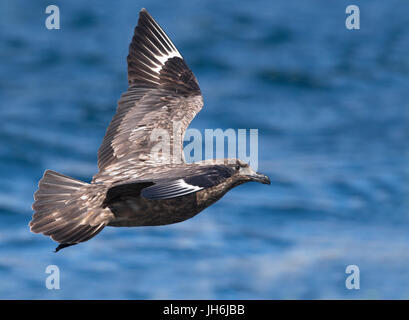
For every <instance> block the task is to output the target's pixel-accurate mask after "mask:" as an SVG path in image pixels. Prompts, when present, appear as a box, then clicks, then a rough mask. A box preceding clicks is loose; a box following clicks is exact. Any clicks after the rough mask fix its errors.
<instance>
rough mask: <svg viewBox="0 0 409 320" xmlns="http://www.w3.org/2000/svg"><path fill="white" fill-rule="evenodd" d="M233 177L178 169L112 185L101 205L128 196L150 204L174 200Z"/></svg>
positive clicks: (218, 170) (228, 172) (226, 171)
mask: <svg viewBox="0 0 409 320" xmlns="http://www.w3.org/2000/svg"><path fill="white" fill-rule="evenodd" d="M233 174H234V169H232V168H229V167H225V166H218V165H214V166H206V167H190V166H189V167H187V168H180V169H178V170H176V171H174V172H166V173H161V174H159V175H155V177H154V178H153V179H147V180H143V181H129V182H126V183H121V184H118V185H114V186H112V187H111V188H110V189H109V190H108V192H107V200H106V201H105V203H107V202H111V201H113V200H115V198H120V197H121V196H124V195H125V196H126V195H128V194H131V193H132V194H133V196H141V197H143V198H146V199H150V200H161V199H171V198H177V197H181V196H185V195H187V194H191V193H195V192H197V191H200V190H203V189H207V188H210V187H213V186H216V185H218V184H220V183H222V182H224V181H226V179H228V178H229V177H231V176H232V175H233ZM130 190H131V191H130Z"/></svg>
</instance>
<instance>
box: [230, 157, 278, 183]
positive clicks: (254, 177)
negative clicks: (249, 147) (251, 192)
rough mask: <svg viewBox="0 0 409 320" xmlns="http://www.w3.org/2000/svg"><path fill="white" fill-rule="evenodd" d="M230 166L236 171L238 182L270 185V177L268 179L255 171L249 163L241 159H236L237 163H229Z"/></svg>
mask: <svg viewBox="0 0 409 320" xmlns="http://www.w3.org/2000/svg"><path fill="white" fill-rule="evenodd" d="M228 166H229V167H231V168H232V169H234V171H235V173H234V175H235V176H236V178H237V180H238V181H240V182H250V181H255V182H261V183H263V184H270V178H269V177H267V176H266V175H264V174H261V173H258V172H256V171H254V170H253V169H252V168H251V167H250V166H249V165H248V163H246V162H244V161H242V160H240V159H236V160H235V162H233V161H229V164H228Z"/></svg>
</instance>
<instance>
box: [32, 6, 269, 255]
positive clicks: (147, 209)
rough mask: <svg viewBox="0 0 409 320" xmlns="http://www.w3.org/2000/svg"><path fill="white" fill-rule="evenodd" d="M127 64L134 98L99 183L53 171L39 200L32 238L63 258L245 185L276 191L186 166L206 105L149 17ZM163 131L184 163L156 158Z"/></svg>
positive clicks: (104, 153)
mask: <svg viewBox="0 0 409 320" xmlns="http://www.w3.org/2000/svg"><path fill="white" fill-rule="evenodd" d="M127 62H128V84H129V85H128V90H127V91H126V92H125V93H123V94H122V96H121V98H120V100H119V101H118V107H117V111H116V114H115V115H114V117H113V119H112V121H111V123H110V124H109V126H108V129H107V131H106V134H105V137H104V139H103V142H102V145H101V147H100V148H99V150H98V169H99V170H98V173H96V174H95V175H94V176H93V178H92V181H91V183H85V182H83V181H79V180H77V179H73V178H71V177H68V176H65V175H63V174H60V173H57V172H55V171H52V170H46V171H45V173H44V175H43V177H42V179H41V180H40V182H39V184H38V190H37V191H36V192H35V194H34V203H33V205H32V208H33V210H34V214H33V217H32V220H31V221H30V223H29V226H30V230H31V231H32V232H34V233H42V234H44V235H46V236H50V237H51V238H52V239H53V240H55V241H57V242H58V243H59V245H58V247H57V248H56V250H55V251H56V252H57V251H59V250H60V249H62V248H65V247H68V246H72V245H75V244H78V243H80V242H84V241H87V240H89V239H91V238H92V237H94V236H96V235H97V234H98V233H99V232H100V231H101V230H102V229H103V228H104V227H106V226H113V227H136V226H158V225H167V224H172V223H177V222H181V221H184V220H187V219H190V218H192V217H193V216H195V215H196V214H198V213H199V212H201V211H202V210H203V209H205V208H207V207H208V206H210V205H212V204H213V203H215V202H216V201H217V200H219V199H220V198H221V197H222V196H223V195H224V194H226V192H228V191H229V190H231V189H232V188H234V187H236V186H238V185H240V184H242V183H245V182H249V181H257V182H261V183H264V184H270V180H269V178H268V177H267V176H265V175H262V174H260V173H257V172H255V171H254V170H253V169H251V167H250V166H249V165H248V164H247V163H245V162H243V161H241V160H239V159H222V161H209V160H204V161H200V162H195V163H185V162H184V159H183V151H182V149H183V135H184V132H185V130H186V128H187V127H188V126H189V123H190V122H191V121H192V119H193V118H194V117H195V115H196V114H197V113H198V112H199V111H200V110H201V109H202V107H203V98H202V95H201V91H200V88H199V85H198V82H197V80H196V78H195V76H194V75H193V73H192V71H191V70H190V69H189V67H188V66H187V64H186V62H185V60H184V59H183V57H182V56H181V54H180V53H179V51H178V50H177V49H176V47H175V45H174V44H173V43H172V41H171V40H170V39H169V37H168V36H167V35H166V33H165V32H164V31H163V30H162V28H161V27H160V26H159V25H158V23H157V22H156V21H155V20H154V19H153V18H152V17H151V16H150V14H149V13H148V12H147V11H146V10H145V9H142V10H141V11H140V13H139V20H138V25H137V26H136V28H135V32H134V35H133V38H132V41H131V44H130V46H129V55H128V57H127ZM175 122H177V123H179V127H180V130H179V131H177V132H174V131H175V128H174V123H175ZM158 128H161V129H164V130H167V131H169V132H171V133H172V134H171V135H170V137H171V139H170V140H171V141H170V143H171V145H177V146H179V147H178V148H176V149H178V150H173V153H178V152H179V154H181V157H182V160H181V161H180V162H177V161H176V163H175V161H171V159H169V157H170V154H169V155H167V154H165V153H163V154H162V156H161V157H157V155H155V154H153V152H152V148H153V147H154V144H155V143H156V142H154V141H152V139H151V134H152V132H153V131H154V130H155V129H158Z"/></svg>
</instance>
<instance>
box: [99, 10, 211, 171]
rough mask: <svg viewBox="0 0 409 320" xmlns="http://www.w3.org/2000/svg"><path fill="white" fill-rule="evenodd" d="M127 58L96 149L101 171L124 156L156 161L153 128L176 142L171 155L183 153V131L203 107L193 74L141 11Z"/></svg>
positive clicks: (157, 27)
mask: <svg viewBox="0 0 409 320" xmlns="http://www.w3.org/2000/svg"><path fill="white" fill-rule="evenodd" d="M127 61H128V83H129V88H128V91H126V92H125V93H123V94H122V96H121V98H120V100H119V102H118V108H117V112H116V114H115V116H114V117H113V119H112V121H111V123H110V125H109V127H108V129H107V132H106V134H105V137H104V140H103V142H102V145H101V147H100V148H99V150H98V167H99V169H100V171H103V170H105V169H107V168H108V167H109V166H110V165H112V164H114V163H116V162H118V161H123V160H130V161H132V162H133V163H135V162H138V161H141V162H145V161H148V160H149V162H150V164H151V165H152V164H154V163H155V162H157V161H158V159H155V157H154V155H153V154H152V152H151V150H152V147H153V146H154V145H155V144H157V143H158V141H155V139H151V134H152V132H153V130H154V129H163V130H166V132H167V133H168V136H169V138H170V141H169V146H170V150H172V147H173V146H177V150H176V149H175V148H174V149H173V150H172V151H173V153H175V152H176V153H177V154H178V155H180V157H183V152H182V148H183V141H182V139H183V135H184V133H185V130H186V128H187V127H188V126H189V123H190V122H191V121H192V119H193V118H194V116H195V115H196V114H197V113H198V112H199V111H200V109H201V108H202V106H203V99H202V95H201V92H200V88H199V85H198V83H197V80H196V78H195V76H194V75H193V73H192V71H191V70H190V69H189V67H188V66H187V64H186V63H185V61H184V60H183V58H182V56H181V55H180V53H179V52H178V50H177V49H176V47H175V46H174V45H173V43H172V42H171V41H170V39H169V37H168V36H167V35H166V34H165V32H164V31H163V30H162V28H161V27H160V26H159V25H158V24H157V23H156V21H155V20H154V19H153V18H152V17H151V16H150V15H149V13H148V12H147V11H146V10H145V9H142V10H141V12H140V13H139V20H138V25H137V27H136V28H135V33H134V36H133V38H132V42H131V44H130V46H129V55H128V59H127ZM174 131H175V132H174ZM173 136H175V140H174V139H173ZM166 156H167V155H166V154H161V159H160V160H161V161H162V162H161V163H162V164H163V161H167V160H170V159H166ZM168 156H171V155H170V154H169V155H168ZM179 159H180V158H179ZM182 159H183V158H182Z"/></svg>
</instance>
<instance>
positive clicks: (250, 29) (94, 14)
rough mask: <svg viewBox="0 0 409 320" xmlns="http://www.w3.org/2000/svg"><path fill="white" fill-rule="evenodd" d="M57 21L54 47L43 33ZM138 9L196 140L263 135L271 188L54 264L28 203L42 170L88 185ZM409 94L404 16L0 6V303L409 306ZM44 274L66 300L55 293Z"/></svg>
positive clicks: (279, 3) (398, 7)
mask: <svg viewBox="0 0 409 320" xmlns="http://www.w3.org/2000/svg"><path fill="white" fill-rule="evenodd" d="M49 4H56V5H58V6H59V7H60V10H61V29H60V30H47V29H46V28H45V26H44V21H45V18H46V14H45V8H46V6H47V5H49ZM349 4H357V5H359V6H360V10H361V29H360V30H355V31H351V30H347V29H346V28H345V18H346V14H345V8H346V6H347V5H349ZM142 7H146V8H147V9H148V10H149V11H150V13H151V14H152V15H153V16H154V17H155V18H156V19H157V20H158V21H159V23H160V24H161V25H162V26H163V27H164V28H165V30H166V31H167V32H168V34H169V35H170V37H171V38H172V39H173V40H174V42H175V44H176V45H177V47H178V48H179V51H180V52H181V53H182V54H183V56H184V57H185V59H186V60H187V62H188V64H189V66H190V67H191V69H192V70H193V72H194V73H195V75H196V77H197V78H198V80H199V83H200V86H201V89H202V92H203V95H204V99H205V107H204V109H203V110H202V112H201V113H200V114H199V115H198V117H197V118H195V120H194V121H193V122H192V127H194V128H198V129H200V130H204V129H205V128H223V129H227V128H236V129H239V128H247V129H250V128H257V129H259V151H260V152H259V170H260V171H261V172H264V173H266V174H268V175H269V176H270V177H271V179H272V185H271V186H265V185H261V184H247V185H243V186H240V187H238V188H236V189H234V190H233V191H232V192H230V193H229V194H227V195H226V196H225V197H224V198H223V199H222V200H221V201H219V202H218V203H217V204H215V205H214V206H212V207H210V208H208V209H206V210H205V211H204V212H202V213H201V214H199V215H198V216H196V217H195V218H193V219H191V220H189V221H186V222H183V223H179V224H175V225H170V226H162V227H146V228H129V229H128V228H106V229H105V230H104V231H103V232H102V233H101V234H99V235H98V236H97V237H96V238H94V239H92V240H91V241H89V242H87V243H84V244H81V245H78V246H75V247H70V248H67V249H64V250H63V251H61V252H59V253H58V254H55V253H53V252H52V250H53V249H54V248H55V243H54V242H53V241H52V240H50V239H49V238H47V237H44V236H41V235H35V234H31V233H30V232H29V229H28V227H27V224H28V222H29V221H30V219H31V214H32V211H31V203H32V195H33V193H34V192H35V190H36V186H37V182H38V180H39V179H40V178H41V176H42V174H43V171H44V170H45V169H53V170H56V171H59V172H62V173H64V174H67V175H70V176H73V177H76V178H79V179H83V180H85V181H89V180H90V179H91V177H92V175H93V174H94V173H95V172H96V170H97V166H96V161H97V158H96V154H97V149H98V147H99V145H100V143H101V141H102V137H103V135H104V132H105V129H106V127H107V125H108V123H109V121H110V119H111V117H112V116H113V114H114V110H115V108H116V102H117V100H118V98H119V96H120V94H121V93H122V92H123V91H125V90H126V87H127V80H126V59H125V58H126V55H127V49H128V44H129V41H130V39H131V36H132V32H133V28H134V26H135V24H136V22H137V13H138V11H139V10H140V9H141V8H142ZM408 87H409V2H408V1H405V0H389V1H381V0H371V1H357V0H356V1H353V3H351V1H343V0H337V1H327V0H312V1H311V0H310V1H302V0H299V1H288V0H275V1H272V0H269V1H267V0H265V1H237V0H235V1H233V0H231V1H198V0H189V1H169V2H164V1H149V2H148V1H145V2H143V1H131V0H129V1H109V2H108V1H105V2H101V1H96V0H93V1H69V2H67V1H61V0H55V1H52V2H47V1H29V0H26V1H22V0H14V1H2V2H1V3H0V101H1V106H0V119H1V126H0V298H1V299H7V298H15V299H21V298H28V299H32V298H35V299H55V298H64V299H66V298H68V299H74V298H79V299H83V298H89V299H98V298H101V299H106V298H115V299H122V298H125V299H160V298H171V299H186V298H193V299H196V298H200V299H210V298H213V299H240V298H242V299H287V298H295V299H304V298H305V299H323V298H331V299H343V298H351V299H362V298H369V299H378V298H388V299H389V298H399V299H408V298H409V271H408V270H409V211H408V209H409V205H408V204H409V197H408V195H409V193H408V182H409V180H408V174H409V166H408V163H409V162H408V160H409V155H408V144H409V142H408V141H409V139H408V138H409V131H408V127H409V122H408V120H409V117H408V109H409V90H408ZM51 264H54V265H57V266H58V267H59V268H60V272H61V282H60V286H61V289H60V290H47V289H46V287H45V279H46V276H47V274H45V269H46V267H47V266H48V265H51ZM351 264H354V265H357V266H358V267H359V269H360V289H359V290H348V289H346V287H345V279H346V277H347V275H346V274H345V268H346V266H347V265H351Z"/></svg>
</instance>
